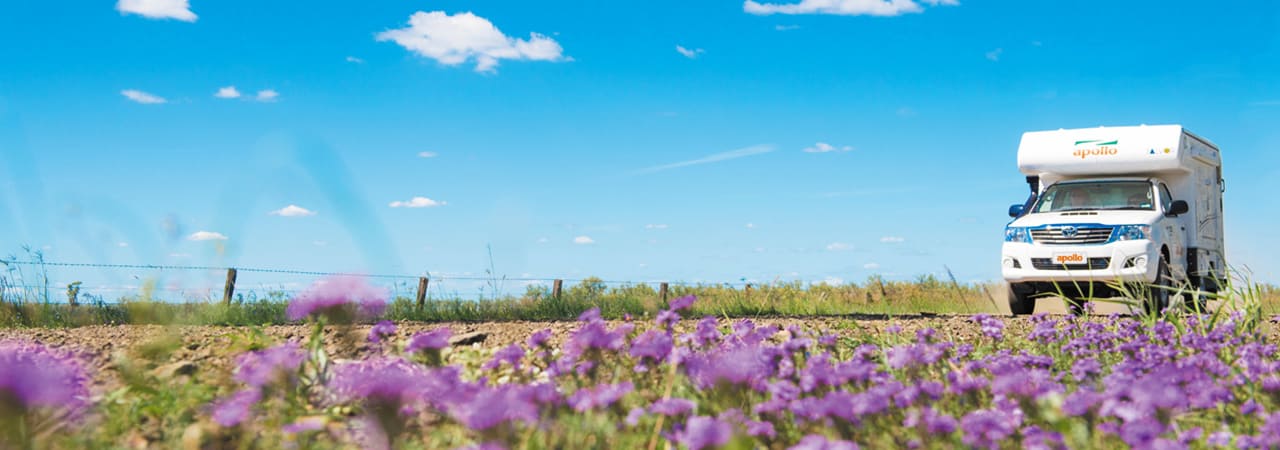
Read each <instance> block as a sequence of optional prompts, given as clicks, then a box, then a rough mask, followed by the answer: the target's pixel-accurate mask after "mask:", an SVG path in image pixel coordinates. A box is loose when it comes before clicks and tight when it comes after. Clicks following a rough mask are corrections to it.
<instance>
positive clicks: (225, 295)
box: [222, 268, 236, 306]
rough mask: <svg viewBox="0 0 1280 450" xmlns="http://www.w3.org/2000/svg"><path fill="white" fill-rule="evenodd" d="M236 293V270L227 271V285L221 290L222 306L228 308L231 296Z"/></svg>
mask: <svg viewBox="0 0 1280 450" xmlns="http://www.w3.org/2000/svg"><path fill="white" fill-rule="evenodd" d="M235 293H236V269H234V268H229V269H227V284H226V285H225V286H223V288H222V304H224V305H227V306H230V305H231V296H233V295H235Z"/></svg>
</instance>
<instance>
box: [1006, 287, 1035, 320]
mask: <svg viewBox="0 0 1280 450" xmlns="http://www.w3.org/2000/svg"><path fill="white" fill-rule="evenodd" d="M1034 295H1035V292H1030V291H1023V290H1021V289H1018V285H1016V284H1010V285H1009V312H1011V313H1013V315H1015V316H1025V315H1027V314H1031V313H1032V312H1034V311H1035V309H1036V299H1035V298H1034V297H1033V296H1034Z"/></svg>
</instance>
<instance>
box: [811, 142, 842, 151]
mask: <svg viewBox="0 0 1280 450" xmlns="http://www.w3.org/2000/svg"><path fill="white" fill-rule="evenodd" d="M851 151H853V147H852V146H849V145H845V146H841V147H836V146H834V145H831V144H828V143H826V142H819V143H817V144H813V146H812V147H805V149H804V152H805V153H828V152H851Z"/></svg>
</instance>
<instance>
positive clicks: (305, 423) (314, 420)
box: [281, 416, 328, 434]
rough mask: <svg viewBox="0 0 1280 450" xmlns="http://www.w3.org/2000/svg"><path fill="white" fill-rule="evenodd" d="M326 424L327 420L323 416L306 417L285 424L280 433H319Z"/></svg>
mask: <svg viewBox="0 0 1280 450" xmlns="http://www.w3.org/2000/svg"><path fill="white" fill-rule="evenodd" d="M327 424H328V419H326V418H325V417H324V416H307V417H303V418H300V419H298V420H295V421H293V423H289V424H286V425H285V426H284V427H283V428H282V429H281V431H283V432H285V433H286V434H298V433H305V432H308V431H319V430H322V429H324V427H325V425H327Z"/></svg>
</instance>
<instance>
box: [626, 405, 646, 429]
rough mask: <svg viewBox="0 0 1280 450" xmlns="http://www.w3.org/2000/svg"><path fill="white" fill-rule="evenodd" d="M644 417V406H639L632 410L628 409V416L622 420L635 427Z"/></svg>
mask: <svg viewBox="0 0 1280 450" xmlns="http://www.w3.org/2000/svg"><path fill="white" fill-rule="evenodd" d="M643 417H644V408H641V407H639V406H637V407H634V408H631V411H627V418H626V419H623V421H622V422H623V423H625V424H627V426H629V427H634V426H636V425H639V424H640V419H641V418H643Z"/></svg>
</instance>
